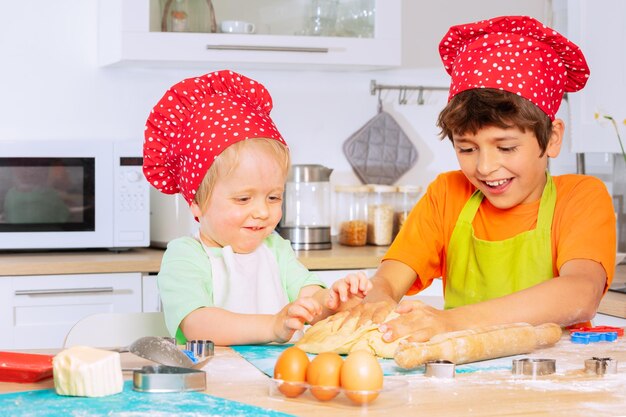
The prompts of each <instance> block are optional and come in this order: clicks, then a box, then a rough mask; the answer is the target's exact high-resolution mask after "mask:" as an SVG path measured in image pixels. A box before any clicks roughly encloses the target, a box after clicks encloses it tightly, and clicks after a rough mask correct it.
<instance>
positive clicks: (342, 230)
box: [335, 185, 368, 246]
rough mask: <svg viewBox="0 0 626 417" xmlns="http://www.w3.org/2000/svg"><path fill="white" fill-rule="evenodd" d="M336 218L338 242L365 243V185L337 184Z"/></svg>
mask: <svg viewBox="0 0 626 417" xmlns="http://www.w3.org/2000/svg"><path fill="white" fill-rule="evenodd" d="M335 192H336V194H337V198H336V202H337V209H336V210H335V213H336V216H337V217H336V220H337V223H336V224H337V225H338V228H339V237H338V242H339V244H341V245H346V246H364V245H365V244H366V243H367V203H368V200H367V199H368V187H366V186H365V185H353V186H351V185H337V186H336V187H335Z"/></svg>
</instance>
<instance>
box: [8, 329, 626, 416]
mask: <svg viewBox="0 0 626 417" xmlns="http://www.w3.org/2000/svg"><path fill="white" fill-rule="evenodd" d="M527 356H528V357H534V358H544V359H555V360H556V368H557V372H556V374H553V375H547V376H540V377H536V378H534V379H533V378H532V377H525V376H513V375H512V374H511V372H510V371H509V370H506V369H499V370H488V371H479V372H471V373H459V374H457V375H456V377H455V378H453V379H438V378H427V377H425V376H423V375H422V374H415V375H412V376H402V377H394V378H400V379H404V380H407V381H408V383H409V393H408V401H406V402H405V403H399V402H397V403H395V404H394V405H393V406H390V407H376V403H373V404H372V407H370V408H369V409H367V410H361V409H360V408H357V407H356V406H351V405H347V404H344V403H339V402H334V400H333V401H331V402H329V403H319V402H317V401H316V400H313V399H302V398H301V399H295V400H291V399H285V398H273V397H270V396H269V383H270V381H269V378H268V377H267V376H265V375H264V374H262V373H261V372H260V371H258V370H257V369H256V368H255V367H254V366H253V365H252V364H250V363H249V362H247V361H245V360H244V359H243V358H241V357H240V356H239V355H238V354H237V353H235V352H234V351H233V350H231V349H230V348H216V356H215V358H213V359H212V360H211V361H209V362H208V363H207V364H206V365H205V366H204V368H203V369H204V370H205V371H206V372H207V389H206V391H205V392H206V393H207V394H210V395H213V396H217V397H223V398H227V399H230V400H235V401H240V402H243V403H247V404H252V405H256V406H260V407H264V408H271V409H273V410H277V411H281V412H284V413H289V414H293V415H296V416H303V417H319V416H329V417H334V416H341V417H351V416H362V415H368V416H374V417H376V416H389V415H395V416H409V415H411V416H429V417H451V416H454V417H457V416H467V415H472V416H477V417H481V416H499V417H506V416H515V417H520V416H547V415H550V416H567V417H574V416H585V417H588V416H598V415H601V416H603V417H606V416H623V415H624V413H625V412H626V408H625V407H626V389H624V386H625V385H626V341H625V340H624V338H620V339H618V341H617V342H603V343H592V344H589V345H577V344H572V343H571V342H570V341H569V338H568V337H567V336H564V337H563V339H562V340H561V341H560V342H559V343H557V345H555V346H554V347H551V348H548V349H543V350H538V351H535V352H534V353H533V354H531V355H527ZM594 356H596V357H610V358H612V359H616V360H617V361H618V373H617V374H612V375H605V376H604V377H600V376H596V375H588V374H585V373H584V370H583V369H584V360H585V359H590V358H592V357H594ZM503 360H505V359H503ZM138 361H139V362H138ZM141 361H143V360H141V359H139V358H137V357H135V356H133V355H130V354H128V353H126V354H123V359H122V366H123V367H136V366H140V365H142V364H144V363H142V362H141ZM506 361H507V362H506V363H507V364H508V363H509V362H508V358H506ZM125 375H126V377H127V378H128V379H130V377H131V375H130V374H129V373H126V374H125ZM51 387H53V381H52V379H47V380H45V381H41V382H39V383H35V384H16V383H6V382H0V393H7V392H15V391H26V390H33V389H43V388H51ZM146 395H152V396H155V400H156V399H157V397H160V396H162V395H168V394H146ZM338 398H339V397H338ZM94 401H97V399H94ZM155 404H158V401H155ZM156 407H158V405H157V406H156ZM44 411H45V410H44ZM127 411H128V412H129V413H132V414H133V416H137V417H143V416H146V417H148V416H149V415H150V414H149V413H148V412H141V411H137V412H136V413H133V411H134V410H133V409H132V408H129V409H128V410H127ZM155 411H156V410H155ZM211 411H212V412H218V410H211ZM34 417H36V414H35V415H34Z"/></svg>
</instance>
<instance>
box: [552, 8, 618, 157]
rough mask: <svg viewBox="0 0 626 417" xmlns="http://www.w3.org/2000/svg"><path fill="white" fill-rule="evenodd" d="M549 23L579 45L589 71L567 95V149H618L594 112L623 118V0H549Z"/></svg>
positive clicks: (609, 127) (608, 126) (612, 131)
mask: <svg viewBox="0 0 626 417" xmlns="http://www.w3.org/2000/svg"><path fill="white" fill-rule="evenodd" d="M553 8H554V21H555V22H554V27H555V29H557V30H558V31H559V32H561V33H563V34H564V35H566V36H567V37H568V38H569V39H570V40H572V41H573V42H574V43H576V44H577V45H578V46H580V48H581V49H582V51H583V53H584V54H585V57H586V59H587V63H588V64H589V68H590V69H591V76H590V78H589V81H588V82H587V85H586V87H585V88H583V89H582V90H581V91H579V92H576V93H572V94H570V95H569V103H570V117H569V119H570V120H569V123H568V130H569V132H570V134H571V138H572V147H571V151H572V152H578V153H583V152H612V153H618V152H620V148H619V143H618V140H617V136H616V134H615V129H614V127H613V126H612V125H611V124H610V123H609V122H608V121H607V120H606V119H603V118H601V117H600V118H596V114H607V115H610V116H612V117H613V118H615V120H616V121H617V123H618V126H620V129H622V132H624V128H625V126H624V125H623V124H622V121H623V120H624V119H626V102H625V101H624V98H623V95H624V92H626V53H624V51H626V25H624V17H626V2H624V1H623V0H555V1H554V3H553Z"/></svg>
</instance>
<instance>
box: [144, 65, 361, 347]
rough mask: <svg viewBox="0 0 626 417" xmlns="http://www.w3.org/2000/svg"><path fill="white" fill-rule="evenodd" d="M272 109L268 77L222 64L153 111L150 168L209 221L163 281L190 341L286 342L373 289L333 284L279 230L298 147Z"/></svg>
mask: <svg viewBox="0 0 626 417" xmlns="http://www.w3.org/2000/svg"><path fill="white" fill-rule="evenodd" d="M271 109H272V100H271V97H270V95H269V93H268V92H267V91H266V90H265V88H264V87H263V85H261V84H259V83H257V82H256V81H254V80H251V79H249V78H247V77H244V76H243V75H240V74H237V73H234V72H231V71H219V72H214V73H211V74H206V75H204V76H201V77H197V78H190V79H186V80H183V81H182V82H180V83H178V84H176V85H174V86H173V87H171V88H170V89H169V90H168V91H167V92H166V93H165V95H164V96H163V98H162V99H161V100H160V101H159V102H158V103H157V105H156V106H155V107H154V109H153V110H152V112H151V114H150V116H149V118H148V121H147V124H146V132H145V142H144V173H145V176H146V178H147V179H148V181H149V182H150V183H151V184H152V185H153V186H154V187H156V188H157V189H158V190H159V191H161V192H164V193H167V194H173V193H178V192H180V193H181V194H182V195H183V196H184V198H185V199H186V201H187V202H188V203H189V205H190V207H191V212H192V213H193V215H194V216H195V217H196V219H197V220H198V221H199V222H200V231H199V236H196V237H182V238H178V239H175V240H173V241H171V242H170V243H169V244H168V246H167V250H166V251H165V254H164V256H163V261H162V264H161V270H160V272H159V275H158V280H157V282H158V285H159V292H160V295H161V300H162V302H163V309H164V312H165V320H166V323H167V327H168V329H169V330H170V332H171V333H172V334H173V335H175V336H176V339H177V341H178V342H179V343H184V342H185V341H186V340H188V339H189V340H192V339H209V340H212V341H213V342H214V343H215V344H217V345H234V344H248V343H267V342H285V341H288V340H289V339H290V338H291V337H292V336H293V334H294V332H295V331H296V330H299V329H302V328H303V325H304V323H305V322H311V323H312V322H314V321H317V320H320V319H322V318H324V317H326V316H327V315H329V314H330V313H331V312H332V311H334V310H337V309H338V308H339V307H342V308H343V307H344V305H343V304H344V302H348V303H349V302H350V301H351V300H352V301H354V300H357V299H358V297H362V296H364V295H365V294H366V293H367V291H368V290H369V289H370V288H371V284H370V283H369V281H368V280H367V279H366V278H364V277H347V278H345V279H343V280H339V281H337V282H336V283H334V284H333V286H332V288H331V289H324V288H323V284H322V282H321V281H320V280H319V279H317V277H316V276H315V275H314V274H312V273H310V272H309V271H308V270H307V269H306V268H305V267H304V266H303V265H302V264H300V262H298V260H297V259H296V257H295V254H294V252H293V250H292V249H291V246H290V244H289V242H288V241H286V240H284V239H282V238H281V237H280V236H279V235H278V234H276V233H273V231H274V228H275V227H276V225H277V224H278V221H279V220H280V218H281V215H282V209H281V204H282V195H283V191H284V185H285V180H286V177H287V172H288V170H289V152H288V149H287V146H286V143H285V141H284V140H283V138H282V136H281V135H280V133H279V132H278V130H277V129H276V126H275V125H274V123H273V122H272V119H271V118H270V116H269V113H270V111H271Z"/></svg>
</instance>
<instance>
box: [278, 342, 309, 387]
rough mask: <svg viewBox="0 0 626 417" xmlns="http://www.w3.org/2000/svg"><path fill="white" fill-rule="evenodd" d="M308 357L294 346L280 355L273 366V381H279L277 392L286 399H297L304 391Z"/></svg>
mask: <svg viewBox="0 0 626 417" xmlns="http://www.w3.org/2000/svg"><path fill="white" fill-rule="evenodd" d="M308 366H309V357H308V356H307V355H306V353H305V352H304V351H303V350H302V349H300V348H297V347H295V346H291V347H288V348H287V349H285V350H284V351H283V353H281V354H280V356H279V357H278V359H277V360H276V365H274V379H280V380H282V381H279V382H278V390H279V391H280V392H282V393H283V395H284V396H286V397H290V398H293V397H297V396H298V395H300V394H302V393H303V392H304V391H305V390H306V383H305V381H306V370H307V367H308Z"/></svg>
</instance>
